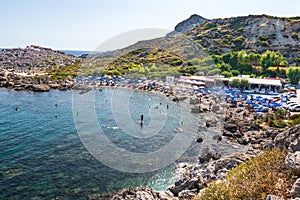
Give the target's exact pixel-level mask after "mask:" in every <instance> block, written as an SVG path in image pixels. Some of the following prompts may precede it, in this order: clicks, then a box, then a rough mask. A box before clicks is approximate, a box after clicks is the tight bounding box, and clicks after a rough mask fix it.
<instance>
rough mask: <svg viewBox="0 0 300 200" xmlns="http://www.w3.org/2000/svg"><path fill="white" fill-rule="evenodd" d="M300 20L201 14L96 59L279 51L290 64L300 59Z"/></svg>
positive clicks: (200, 55) (189, 57) (189, 56)
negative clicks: (153, 52)
mask: <svg viewBox="0 0 300 200" xmlns="http://www.w3.org/2000/svg"><path fill="white" fill-rule="evenodd" d="M299 35H300V18H299V17H294V18H279V17H272V16H267V15H249V16H243V17H232V18H225V19H212V20H208V19H205V18H203V17H201V16H198V15H192V16H191V17H190V18H189V19H187V20H184V21H182V22H180V23H179V24H178V25H176V27H175V31H173V32H172V33H170V34H168V35H166V36H165V37H162V38H156V39H152V40H146V41H140V42H137V43H136V44H134V45H131V46H129V47H126V48H123V49H119V50H116V51H111V52H105V53H102V54H97V56H93V58H117V57H120V56H122V55H123V54H126V53H128V52H130V51H135V50H137V49H146V48H157V49H164V50H166V51H169V52H172V53H175V54H178V55H179V56H181V57H183V58H185V59H187V60H189V59H193V58H195V57H197V58H199V57H202V56H206V55H208V54H210V55H221V54H224V53H227V52H230V51H239V50H245V51H246V52H247V53H260V54H262V53H264V52H266V51H267V50H271V51H276V52H280V53H281V54H282V55H283V56H284V57H285V58H286V59H287V61H288V62H289V63H290V64H293V63H295V59H296V58H297V57H299V56H300V36H299Z"/></svg>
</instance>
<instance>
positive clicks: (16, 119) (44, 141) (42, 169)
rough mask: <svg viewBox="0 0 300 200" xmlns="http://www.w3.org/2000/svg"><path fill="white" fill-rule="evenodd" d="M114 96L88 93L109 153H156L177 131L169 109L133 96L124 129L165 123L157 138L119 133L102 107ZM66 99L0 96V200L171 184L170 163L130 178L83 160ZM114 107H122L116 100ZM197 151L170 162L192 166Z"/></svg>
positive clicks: (225, 148)
mask: <svg viewBox="0 0 300 200" xmlns="http://www.w3.org/2000/svg"><path fill="white" fill-rule="evenodd" d="M114 92H120V93H126V92H128V91H126V90H116V89H104V90H103V91H102V92H100V91H96V93H95V113H96V116H97V119H98V121H99V125H100V127H101V129H102V130H103V131H104V132H105V135H106V136H107V138H109V140H111V141H112V142H113V143H114V144H115V145H116V146H118V147H119V148H124V149H127V150H130V151H132V152H137V153H145V152H151V151H155V150H158V149H160V148H161V147H162V146H164V145H166V144H167V143H168V142H170V140H172V138H173V137H174V131H173V130H174V129H175V128H176V127H178V126H180V120H181V119H180V117H181V116H180V115H179V114H178V113H179V112H178V106H177V107H176V104H175V103H173V102H172V101H170V99H168V98H166V97H163V96H153V95H151V94H148V93H143V92H135V93H133V94H132V98H131V99H130V102H129V104H125V105H124V106H127V107H128V110H129V113H130V117H131V121H132V122H134V123H136V124H137V125H139V120H140V114H141V113H143V114H144V127H147V126H148V125H150V124H151V123H152V122H153V120H154V119H155V117H162V119H164V120H165V124H164V126H163V128H161V129H160V133H159V134H156V135H153V136H152V137H149V138H147V139H144V138H136V137H134V136H130V135H128V134H126V132H123V131H122V130H121V129H120V127H118V124H117V123H116V121H115V120H114V115H113V112H112V107H111V103H110V102H111V98H112V95H113V94H114ZM72 94H73V92H72V91H51V92H47V93H32V92H16V91H10V90H6V89H0V150H1V156H0V191H1V192H0V199H52V198H54V197H59V198H61V199H74V198H76V199H85V198H92V197H95V196H97V195H98V194H103V193H105V192H109V191H116V190H119V189H121V188H128V187H134V186H139V185H144V186H151V187H153V188H155V189H157V190H164V189H166V187H167V186H168V185H170V184H172V183H173V182H174V180H175V174H174V166H175V162H174V163H170V165H169V166H167V167H164V168H162V169H160V170H157V171H154V172H149V173H142V174H136V173H128V172H121V171H118V170H115V169H112V168H110V167H107V166H105V165H104V164H102V163H101V162H100V161H98V160H97V159H95V158H94V157H93V156H91V154H90V153H89V152H88V151H87V149H86V148H85V146H84V145H83V143H82V142H81V140H80V137H79V135H78V133H77V131H76V128H75V124H74V120H73V110H72ZM119 101H120V104H124V102H123V101H122V99H120V100H119ZM160 103H161V104H160ZM166 104H169V109H166ZM56 105H57V106H56ZM149 106H150V109H149ZM156 106H157V107H158V109H157V110H155V109H156ZM16 108H17V111H16ZM155 112H158V113H156V114H155ZM74 114H75V115H79V116H80V114H81V113H80V112H79V113H74ZM121 117H122V116H121ZM127 117H128V116H127ZM199 119H200V117H199V116H193V117H192V118H191V119H189V121H191V122H192V120H195V124H197V123H198V122H197V121H199ZM124 120H128V119H127V118H126V119H124ZM154 121H155V120H154ZM153 123H155V122H153ZM197 134H198V135H201V134H202V135H201V136H203V133H197ZM206 145H209V146H214V148H219V149H220V151H221V153H222V154H229V153H231V152H232V151H235V150H234V148H232V147H231V146H230V145H227V144H225V143H224V144H223V145H220V144H216V143H214V142H213V141H212V140H209V139H208V140H207V141H206ZM199 148H201V145H200V144H193V145H192V146H191V148H190V150H189V151H188V152H187V153H186V154H184V155H183V156H181V158H180V159H179V161H177V162H180V161H195V160H197V153H198V152H199ZM120 164H122V160H120Z"/></svg>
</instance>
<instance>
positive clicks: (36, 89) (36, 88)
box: [26, 84, 51, 92]
mask: <svg viewBox="0 0 300 200" xmlns="http://www.w3.org/2000/svg"><path fill="white" fill-rule="evenodd" d="M26 89H29V90H31V91H34V92H48V91H50V89H51V88H50V87H49V86H48V85H43V84H41V85H40V84H33V85H29V86H27V87H26Z"/></svg>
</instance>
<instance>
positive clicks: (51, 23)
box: [0, 0, 300, 50]
mask: <svg viewBox="0 0 300 200" xmlns="http://www.w3.org/2000/svg"><path fill="white" fill-rule="evenodd" d="M0 12H1V16H0V27H1V31H0V47H1V48H12V47H26V46H28V45H32V44H34V45H39V46H43V47H49V48H52V49H59V50H94V49H95V48H97V47H99V45H100V46H101V45H102V46H103V44H105V43H108V41H112V39H111V38H116V36H118V35H120V34H121V35H122V34H123V33H128V32H132V31H134V30H140V29H142V30H143V31H145V30H150V31H152V32H153V33H154V32H155V33H160V34H161V35H163V34H165V33H166V32H168V31H172V30H174V27H175V26H176V24H178V23H179V22H181V21H183V20H185V19H187V18H189V17H190V16H191V15H192V14H198V15H200V16H202V17H204V18H208V19H214V18H224V17H235V16H246V15H249V14H267V15H273V16H281V17H289V16H299V15H300V1H299V0H288V1H287V0H244V1H242V0H208V1H207V0H1V1H0ZM153 30H154V31H153ZM149 35H150V36H149V37H158V36H159V35H157V36H156V35H155V36H154V35H153V34H149ZM146 39H147V38H146ZM104 46H105V45H104Z"/></svg>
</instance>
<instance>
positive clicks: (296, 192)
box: [291, 178, 300, 198]
mask: <svg viewBox="0 0 300 200" xmlns="http://www.w3.org/2000/svg"><path fill="white" fill-rule="evenodd" d="M291 196H292V197H293V198H296V197H300V178H298V179H297V180H296V182H295V183H294V185H293V187H292V190H291Z"/></svg>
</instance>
